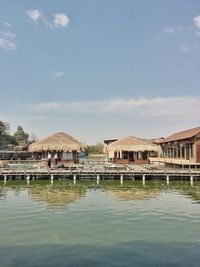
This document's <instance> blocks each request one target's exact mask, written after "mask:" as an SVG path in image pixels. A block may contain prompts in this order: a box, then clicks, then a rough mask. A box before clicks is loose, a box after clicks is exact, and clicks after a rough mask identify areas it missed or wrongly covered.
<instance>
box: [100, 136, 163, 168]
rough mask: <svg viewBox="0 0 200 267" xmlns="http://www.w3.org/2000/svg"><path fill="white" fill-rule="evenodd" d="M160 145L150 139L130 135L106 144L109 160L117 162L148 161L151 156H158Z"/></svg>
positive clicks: (143, 162)
mask: <svg viewBox="0 0 200 267" xmlns="http://www.w3.org/2000/svg"><path fill="white" fill-rule="evenodd" d="M158 151H159V146H158V145H156V144H153V143H152V142H151V141H149V140H145V139H140V138H137V137H134V136H128V137H125V138H122V139H119V140H117V141H115V142H112V143H110V144H109V145H107V146H106V148H105V152H106V153H107V156H108V159H109V161H113V162H115V163H124V164H128V163H142V164H145V163H148V159H149V157H158Z"/></svg>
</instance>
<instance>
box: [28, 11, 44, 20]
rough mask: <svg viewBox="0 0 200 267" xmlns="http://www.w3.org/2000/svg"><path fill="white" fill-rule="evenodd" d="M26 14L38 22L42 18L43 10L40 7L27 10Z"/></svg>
mask: <svg viewBox="0 0 200 267" xmlns="http://www.w3.org/2000/svg"><path fill="white" fill-rule="evenodd" d="M26 14H27V15H28V16H29V17H30V18H31V19H32V20H33V21H34V22H37V21H38V20H39V19H41V18H42V11H40V10H38V9H33V10H26Z"/></svg>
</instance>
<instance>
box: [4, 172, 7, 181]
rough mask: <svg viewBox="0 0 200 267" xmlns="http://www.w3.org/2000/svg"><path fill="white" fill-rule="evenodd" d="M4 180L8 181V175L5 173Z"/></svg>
mask: <svg viewBox="0 0 200 267" xmlns="http://www.w3.org/2000/svg"><path fill="white" fill-rule="evenodd" d="M4 182H7V175H6V174H5V175H4Z"/></svg>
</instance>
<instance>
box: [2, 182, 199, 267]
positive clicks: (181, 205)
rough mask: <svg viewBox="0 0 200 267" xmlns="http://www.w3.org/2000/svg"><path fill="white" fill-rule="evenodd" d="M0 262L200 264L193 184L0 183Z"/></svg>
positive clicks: (60, 266) (11, 265) (8, 266)
mask: <svg viewBox="0 0 200 267" xmlns="http://www.w3.org/2000/svg"><path fill="white" fill-rule="evenodd" d="M0 266H1V267H16V266H28V267H29V266H31V267H37V266H38V267H40V266H45V267H46V266H48V267H49V266H50V267H51V266H57V267H64V266H70V267H73V266H74V267H75V266H76V267H79V266H80V267H82V266H95V267H98V266H103V267H106V266H109V267H110V266H139V267H142V266H145V267H146V266H152V267H155V266H159V267H160V266H161V267H162V266H180V267H184V266H187V267H188V266H192V267H193V266H200V183H198V182H196V183H194V184H193V185H190V183H189V182H181V181H179V182H170V184H169V185H166V183H164V182H157V181H148V182H146V183H145V184H143V183H142V182H141V181H124V183H123V184H120V182H119V181H104V182H103V181H100V183H99V185H97V184H96V182H92V181H77V183H76V184H73V181H57V182H56V181H54V183H53V184H51V183H50V181H46V182H36V181H31V182H30V183H29V184H26V182H20V181H16V182H9V181H8V182H7V183H6V184H4V183H3V182H1V183H0Z"/></svg>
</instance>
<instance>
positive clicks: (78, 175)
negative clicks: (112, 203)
mask: <svg viewBox="0 0 200 267" xmlns="http://www.w3.org/2000/svg"><path fill="white" fill-rule="evenodd" d="M8 179H10V180H16V179H21V180H35V179H39V180H44V179H45V180H46V179H49V180H57V179H73V180H76V179H96V180H107V179H119V180H121V181H122V180H123V179H132V180H143V181H145V180H150V179H161V180H166V181H169V180H190V181H193V180H200V171H196V170H192V171H191V170H142V171H140V170H124V169H118V170H115V169H113V170H78V169H71V170H63V169H49V170H48V169H28V170H8V169H1V170H0V180H4V181H5V180H8Z"/></svg>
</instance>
